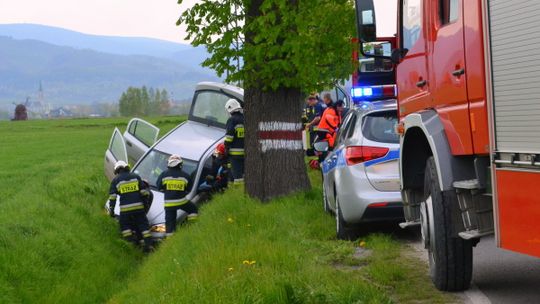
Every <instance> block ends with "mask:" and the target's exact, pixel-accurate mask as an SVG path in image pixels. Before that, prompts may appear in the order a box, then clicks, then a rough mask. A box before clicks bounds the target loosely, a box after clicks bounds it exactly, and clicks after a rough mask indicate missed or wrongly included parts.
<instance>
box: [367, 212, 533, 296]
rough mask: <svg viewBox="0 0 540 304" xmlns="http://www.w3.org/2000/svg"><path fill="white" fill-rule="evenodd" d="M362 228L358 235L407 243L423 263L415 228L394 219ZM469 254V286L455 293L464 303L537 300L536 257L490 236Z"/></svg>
mask: <svg viewBox="0 0 540 304" xmlns="http://www.w3.org/2000/svg"><path fill="white" fill-rule="evenodd" d="M363 228H364V229H362V231H363V233H362V234H361V235H363V234H369V233H387V234H392V235H394V237H395V238H396V239H398V240H400V241H402V242H404V243H407V244H409V245H411V247H413V249H414V250H415V251H416V253H417V255H418V257H419V258H420V259H422V260H424V261H425V262H426V263H427V253H426V251H425V250H424V249H423V246H422V244H421V240H420V238H421V236H420V233H419V230H417V229H415V228H408V229H401V228H399V227H398V226H397V223H376V224H369V225H366V227H363ZM366 228H367V229H366ZM361 235H360V236H361ZM473 254H474V260H473V264H474V266H473V267H474V269H473V280H472V286H471V289H470V290H468V291H466V292H462V293H456V295H457V296H458V297H459V298H461V299H462V300H463V302H464V303H465V304H489V303H491V304H540V258H534V257H530V256H526V255H523V254H519V253H514V252H511V251H508V250H504V249H500V248H497V246H496V245H495V238H494V237H493V236H490V237H486V238H483V239H482V240H481V241H480V243H478V245H477V246H476V247H475V248H474V251H473Z"/></svg>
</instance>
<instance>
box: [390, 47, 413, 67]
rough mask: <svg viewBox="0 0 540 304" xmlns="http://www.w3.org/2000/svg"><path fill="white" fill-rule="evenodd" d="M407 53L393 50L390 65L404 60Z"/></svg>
mask: <svg viewBox="0 0 540 304" xmlns="http://www.w3.org/2000/svg"><path fill="white" fill-rule="evenodd" d="M408 51H409V50H408V49H400V48H398V49H393V50H392V55H391V56H390V58H391V59H392V63H394V64H399V63H400V62H401V61H402V60H403V58H405V56H406V55H407V52H408Z"/></svg>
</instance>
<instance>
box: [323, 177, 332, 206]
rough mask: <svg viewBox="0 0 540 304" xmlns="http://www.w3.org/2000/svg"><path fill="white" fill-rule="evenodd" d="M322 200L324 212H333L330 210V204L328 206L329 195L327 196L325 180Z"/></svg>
mask: <svg viewBox="0 0 540 304" xmlns="http://www.w3.org/2000/svg"><path fill="white" fill-rule="evenodd" d="M322 201H323V210H324V212H326V213H332V211H331V210H330V206H328V197H326V187H325V186H324V182H323V184H322Z"/></svg>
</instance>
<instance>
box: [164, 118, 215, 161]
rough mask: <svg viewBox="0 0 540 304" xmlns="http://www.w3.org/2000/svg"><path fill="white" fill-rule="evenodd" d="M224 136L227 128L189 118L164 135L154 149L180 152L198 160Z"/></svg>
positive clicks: (169, 152) (170, 152) (183, 155)
mask: <svg viewBox="0 0 540 304" xmlns="http://www.w3.org/2000/svg"><path fill="white" fill-rule="evenodd" d="M224 136H225V130H224V129H222V128H217V127H212V126H207V125H204V124H201V123H198V122H194V121H190V120H188V121H186V122H185V123H183V124H182V125H180V126H178V127H177V128H176V129H174V130H172V131H171V132H169V133H168V134H167V135H165V136H163V138H162V139H161V140H160V141H159V142H158V143H157V144H156V146H155V147H154V149H157V150H159V151H162V152H165V153H168V154H179V155H181V156H182V157H184V158H187V159H192V160H196V161H198V160H199V159H200V158H201V157H202V156H203V155H204V153H205V152H206V151H207V150H208V149H209V148H210V147H212V146H213V145H214V144H215V143H216V142H217V141H218V140H220V139H222V138H223V137H224Z"/></svg>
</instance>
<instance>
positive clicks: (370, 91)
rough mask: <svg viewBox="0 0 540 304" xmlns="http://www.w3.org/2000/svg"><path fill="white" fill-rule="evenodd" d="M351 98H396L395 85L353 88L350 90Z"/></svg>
mask: <svg viewBox="0 0 540 304" xmlns="http://www.w3.org/2000/svg"><path fill="white" fill-rule="evenodd" d="M351 96H352V98H359V99H378V98H393V97H396V86H395V85H393V84H392V85H382V86H366V87H355V88H352V89H351Z"/></svg>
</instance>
